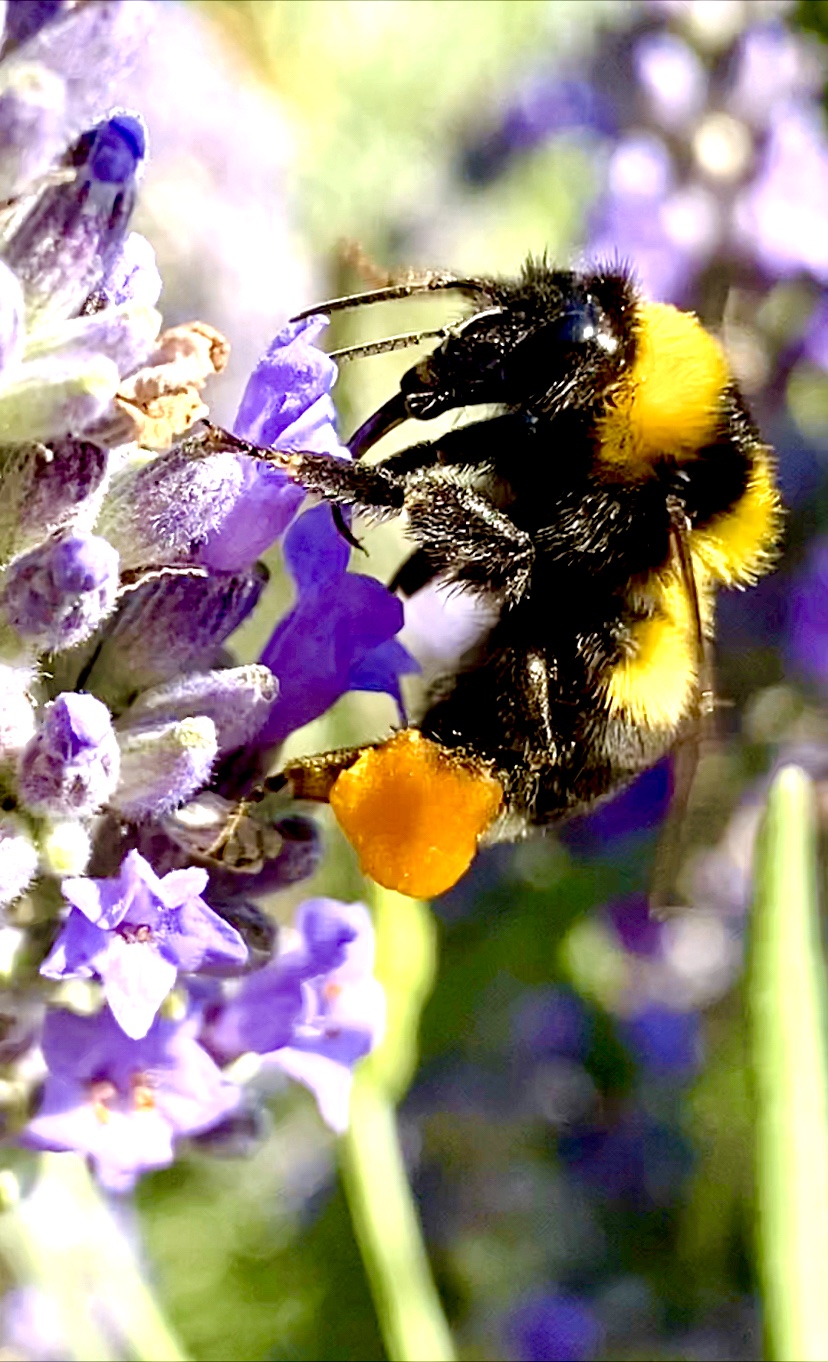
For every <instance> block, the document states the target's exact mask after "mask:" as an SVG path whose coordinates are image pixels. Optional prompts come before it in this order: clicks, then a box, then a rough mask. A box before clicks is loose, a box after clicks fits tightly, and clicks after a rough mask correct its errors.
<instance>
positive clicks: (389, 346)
mask: <svg viewBox="0 0 828 1362" xmlns="http://www.w3.org/2000/svg"><path fill="white" fill-rule="evenodd" d="M450 331H451V328H450V327H448V326H441V327H438V328H437V330H436V331H405V332H403V333H402V335H399V336H386V337H385V340H378V341H368V342H366V344H365V345H346V346H345V348H344V349H343V350H331V351H330V352H329V354H330V358H331V359H357V358H364V357H365V356H366V355H386V354H388V353H389V351H391V350H407V349H408V347H409V346H410V345H419V344H420V343H421V341H427V340H445V338H446V336H448V335H449V334H450Z"/></svg>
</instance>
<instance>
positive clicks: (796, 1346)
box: [748, 766, 828, 1362]
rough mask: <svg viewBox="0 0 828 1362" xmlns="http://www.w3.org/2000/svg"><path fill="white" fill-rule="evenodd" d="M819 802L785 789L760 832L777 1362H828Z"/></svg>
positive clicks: (766, 1255)
mask: <svg viewBox="0 0 828 1362" xmlns="http://www.w3.org/2000/svg"><path fill="white" fill-rule="evenodd" d="M816 879H817V861H816V828H815V813H814V796H813V789H812V786H811V782H810V780H809V779H808V777H807V776H806V774H805V772H804V771H801V770H800V769H799V768H798V767H795V766H789V767H787V768H786V769H785V770H783V771H781V772H780V774H779V776H778V777H777V778H776V780H775V782H774V784H773V787H772V789H771V792H770V797H769V800H768V808H767V814H766V818H765V822H764V825H763V828H762V829H761V830H760V833H759V839H758V850H757V856H756V889H755V902H754V907H753V918H752V926H751V936H752V941H751V952H750V964H749V973H748V1001H749V1010H750V1043H751V1050H752V1060H753V1069H754V1078H755V1092H756V1179H757V1247H758V1262H759V1273H760V1278H761V1281H762V1290H763V1305H764V1321H765V1333H766V1353H767V1356H768V1357H769V1358H771V1359H774V1362H824V1359H825V1358H828V1289H826V1285H827V1284H826V1272H827V1271H828V1042H827V1040H826V1029H825V1028H826V1017H827V1015H828V1014H827V1013H826V980H825V968H824V962H823V954H822V943H821V940H820V927H819V913H818V904H817V888H816Z"/></svg>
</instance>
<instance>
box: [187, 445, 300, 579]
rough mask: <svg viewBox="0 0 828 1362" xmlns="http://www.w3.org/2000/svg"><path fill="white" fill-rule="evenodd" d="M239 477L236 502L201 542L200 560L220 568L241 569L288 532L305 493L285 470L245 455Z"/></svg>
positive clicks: (239, 464)
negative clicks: (290, 478)
mask: <svg viewBox="0 0 828 1362" xmlns="http://www.w3.org/2000/svg"><path fill="white" fill-rule="evenodd" d="M236 463H237V465H238V481H237V484H236V492H235V499H234V502H233V505H232V506H230V507H229V509H226V510H225V511H224V513H223V515H222V518H221V523H220V525H219V526H218V528H216V529H214V530H212V531H211V532H210V533H209V534H208V536H207V539H206V542H205V543H204V544H203V545H202V546H201V549H200V551H199V561H200V562H202V563H204V564H205V566H207V567H211V568H214V569H216V570H217V571H220V572H238V571H240V570H242V569H244V568H246V567H247V566H248V565H249V564H250V563H252V562H254V561H255V559H256V558H259V557H260V556H261V555H262V554H263V553H264V552H265V551H266V550H267V549H269V548H270V546H271V544H272V543H273V542H274V541H275V540H276V539H278V538H279V536H280V535H282V534H284V532H285V530H286V529H287V527H288V525H289V524H290V522H291V521H292V520H293V517H294V516H295V515H296V512H297V511H298V509H299V507H300V506H301V504H302V502H303V501H304V499H305V493H304V492H303V491H302V489H301V487H297V486H296V485H295V483H292V482H288V480H287V478H286V477H285V475H284V474H283V473H280V472H279V471H278V469H276V468H268V467H267V466H266V465H265V464H258V463H255V462H254V461H253V460H252V459H248V458H247V457H246V456H244V455H239V456H238V457H237V459H236Z"/></svg>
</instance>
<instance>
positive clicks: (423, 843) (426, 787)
mask: <svg viewBox="0 0 828 1362" xmlns="http://www.w3.org/2000/svg"><path fill="white" fill-rule="evenodd" d="M329 798H330V805H331V808H332V809H333V811H334V813H335V815H336V818H337V820H338V822H339V824H340V826H341V828H342V830H343V832H344V833H345V836H346V837H347V838H348V841H349V842H350V843H351V845H352V846H353V848H354V850H355V851H356V853H357V855H358V857H359V861H360V865H361V866H362V869H363V871H364V872H365V874H366V875H370V877H371V879H372V880H376V882H377V884H381V885H382V886H383V887H384V888H386V889H394V890H396V891H397V892H398V893H400V894H408V895H409V896H410V897H411V898H423V899H426V898H433V897H434V895H435V894H442V893H444V892H445V891H446V890H447V889H451V887H452V885H454V884H456V883H457V881H458V880H459V879H460V877H461V875H463V874H465V872H466V870H468V868H469V866H470V865H471V863H472V861H473V859H474V856H475V853H476V851H477V843H478V839H479V837H480V836H481V834H482V833H483V832H485V831H486V829H487V828H488V827H489V826H490V824H491V823H492V821H493V820H494V818H495V815H496V814H497V812H498V809H499V808H500V805H501V803H502V801H503V787H502V785H501V784H500V781H499V780H497V779H495V777H494V776H492V775H489V774H488V773H487V772H486V771H484V770H476V769H475V768H474V767H472V766H470V765H469V764H467V763H464V762H463V760H462V759H460V758H457V757H453V756H452V755H451V754H449V753H447V752H446V750H445V749H444V748H442V747H441V746H440V745H439V743H435V742H432V741H431V740H430V739H429V738H426V737H424V736H423V734H422V733H420V732H419V731H418V730H417V729H414V728H406V729H403V731H402V732H401V733H396V734H395V735H394V737H393V738H390V739H389V740H388V742H386V743H383V744H382V746H381V747H372V748H368V750H367V751H365V752H363V753H362V756H360V757H359V758H358V759H357V761H356V762H355V763H354V765H353V766H351V767H349V768H348V770H347V771H343V772H342V774H341V775H340V776H338V777H337V780H336V782H335V784H334V786H333V789H332V790H331V793H330V796H329Z"/></svg>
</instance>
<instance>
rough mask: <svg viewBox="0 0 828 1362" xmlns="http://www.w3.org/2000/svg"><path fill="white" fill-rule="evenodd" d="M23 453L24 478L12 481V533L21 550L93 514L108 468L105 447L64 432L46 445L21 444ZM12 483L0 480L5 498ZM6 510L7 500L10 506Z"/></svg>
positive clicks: (107, 454)
mask: <svg viewBox="0 0 828 1362" xmlns="http://www.w3.org/2000/svg"><path fill="white" fill-rule="evenodd" d="M21 455H22V456H24V457H25V475H26V476H25V478H24V479H21V480H20V483H19V491H18V487H17V486H16V487H15V489H14V490H15V492H16V493H17V496H16V503H15V512H16V515H15V520H16V529H17V536H16V542H15V543H14V547H13V552H16V553H20V552H22V550H23V549H24V548H26V547H27V546H28V543H31V542H34V543H38V544H39V543H42V542H43V540H44V539H46V538H48V536H49V535H50V534H54V533H55V531H56V530H59V529H62V528H63V527H64V526H65V525H66V524H67V522H77V520H79V519H81V518H83V519H84V520H85V522H86V524H91V522H92V521H93V520H94V517H95V513H96V509H97V501H98V500H99V497H98V498H96V499H95V503H94V504H93V503H92V498H93V497H95V493H98V494H101V493H102V491H103V486H104V482H105V479H106V475H107V472H108V470H109V453H108V451H107V450H106V449H102V448H101V446H100V445H96V444H92V442H91V441H90V440H76V439H73V438H72V437H71V436H66V437H65V439H63V440H53V441H52V444H51V448H47V447H46V446H45V445H31V446H28V447H23V448H22V449H21ZM11 490H12V489H10V488H9V486H8V481H7V479H5V478H4V480H3V496H4V499H5V497H6V495H7V493H9V492H10V491H11ZM9 511H10V514H11V506H10V507H9Z"/></svg>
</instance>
